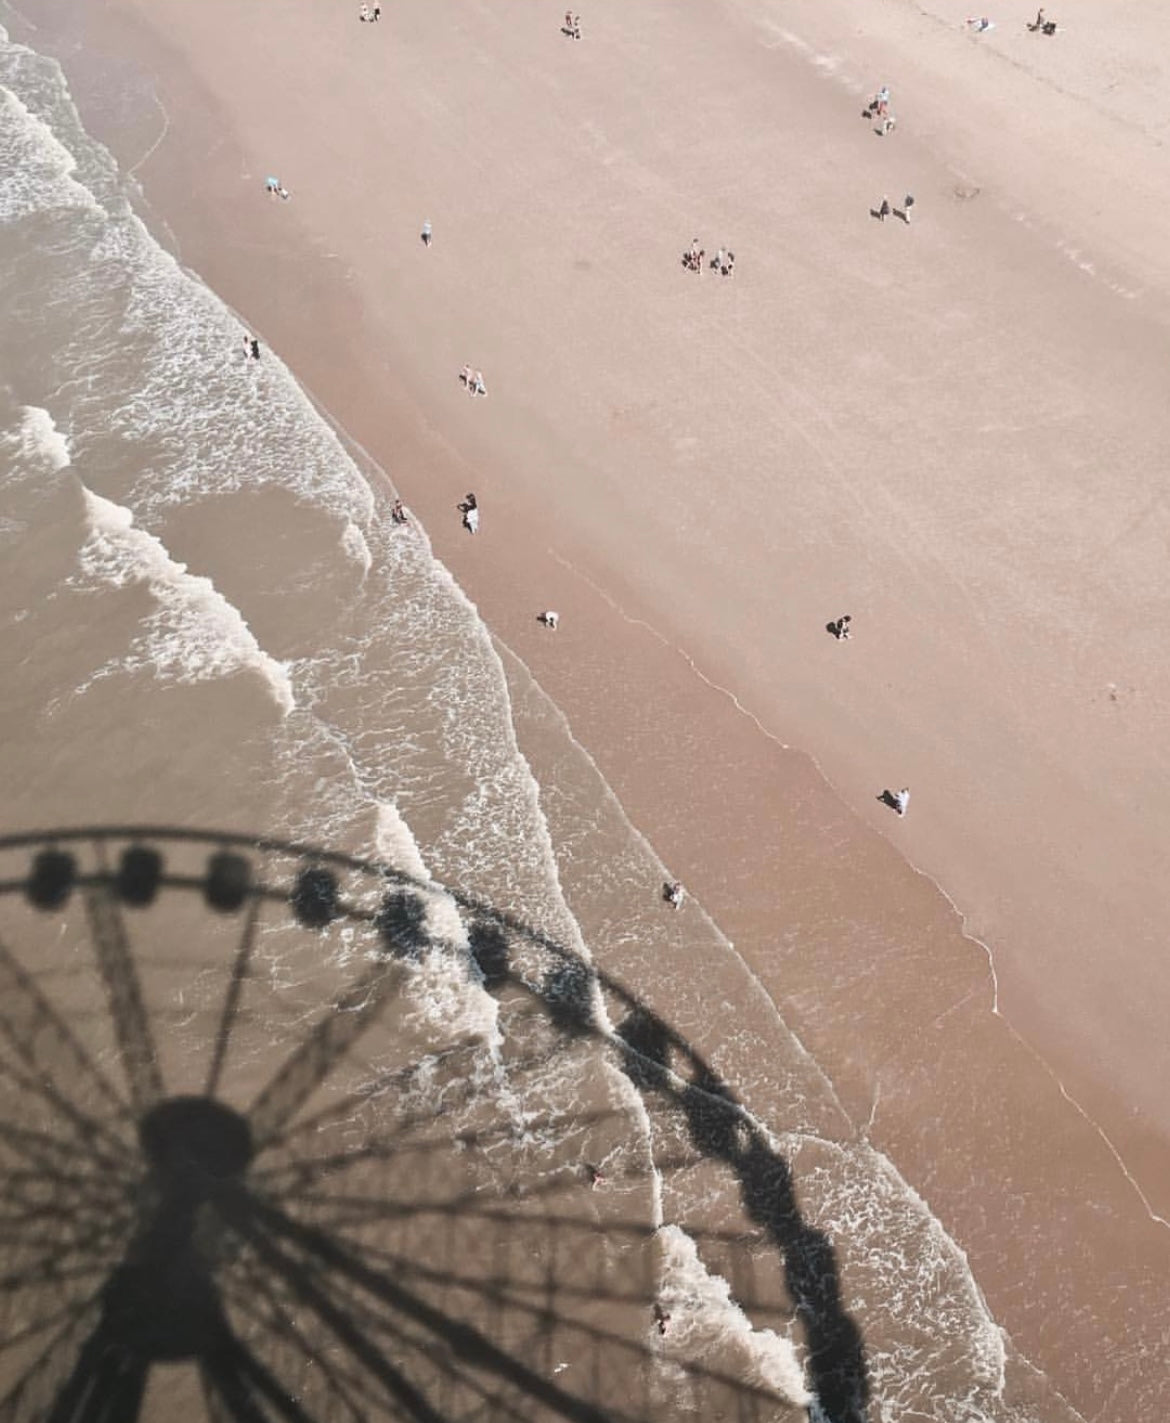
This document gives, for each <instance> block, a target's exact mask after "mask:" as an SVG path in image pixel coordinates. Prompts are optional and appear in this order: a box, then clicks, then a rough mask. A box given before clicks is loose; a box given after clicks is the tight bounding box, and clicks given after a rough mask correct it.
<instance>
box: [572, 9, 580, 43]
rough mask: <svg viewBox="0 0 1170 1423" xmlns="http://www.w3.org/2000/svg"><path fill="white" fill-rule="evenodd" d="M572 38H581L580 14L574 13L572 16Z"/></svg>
mask: <svg viewBox="0 0 1170 1423" xmlns="http://www.w3.org/2000/svg"><path fill="white" fill-rule="evenodd" d="M573 38H574V39H575V40H579V39H580V38H581V16H580V15H574V16H573Z"/></svg>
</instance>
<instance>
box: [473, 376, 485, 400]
mask: <svg viewBox="0 0 1170 1423" xmlns="http://www.w3.org/2000/svg"><path fill="white" fill-rule="evenodd" d="M471 393H472V395H486V394H487V386H486V385H484V383H483V371H476V373H475V374H474V375H473V376H472V377H471Z"/></svg>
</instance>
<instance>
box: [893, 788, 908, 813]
mask: <svg viewBox="0 0 1170 1423" xmlns="http://www.w3.org/2000/svg"><path fill="white" fill-rule="evenodd" d="M890 799H891V800H892V801H893V803H894V809H895V810H896V811H897V812H898V814H899V815H905V814H906V811H907V810H908V809H909V807H910V787H909V786H903V787H902V789H901V790H900V791H895V792H894V793H893V795H892V796H891V797H890Z"/></svg>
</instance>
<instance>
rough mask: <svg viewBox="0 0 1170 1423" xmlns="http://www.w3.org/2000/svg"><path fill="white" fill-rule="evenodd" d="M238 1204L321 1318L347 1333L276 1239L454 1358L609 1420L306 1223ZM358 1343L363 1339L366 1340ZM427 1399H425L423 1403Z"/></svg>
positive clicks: (262, 1253) (561, 1405) (584, 1420)
mask: <svg viewBox="0 0 1170 1423" xmlns="http://www.w3.org/2000/svg"><path fill="white" fill-rule="evenodd" d="M233 1205H234V1208H233V1210H232V1212H231V1219H232V1222H233V1224H234V1225H235V1227H236V1228H237V1229H238V1230H239V1231H240V1234H241V1235H242V1236H243V1238H244V1239H246V1240H247V1241H248V1243H249V1244H250V1245H252V1246H253V1248H254V1249H255V1250H256V1253H257V1255H258V1257H259V1258H260V1259H261V1260H262V1261H263V1262H264V1263H265V1264H266V1265H268V1266H269V1267H270V1268H271V1269H273V1270H274V1271H275V1272H276V1273H277V1274H279V1275H281V1276H282V1277H283V1278H284V1279H286V1280H287V1281H288V1283H289V1284H290V1285H291V1286H293V1288H294V1289H295V1290H296V1292H297V1293H298V1294H299V1295H300V1296H301V1297H302V1298H303V1299H304V1300H305V1301H306V1303H309V1304H311V1305H313V1307H314V1308H316V1309H317V1310H318V1311H320V1310H321V1309H322V1307H323V1306H324V1308H325V1309H326V1310H327V1311H328V1313H327V1314H324V1315H322V1317H323V1318H324V1319H325V1320H326V1322H327V1323H329V1324H330V1326H331V1327H333V1328H336V1327H337V1326H338V1324H340V1325H341V1326H342V1329H343V1332H345V1331H344V1320H343V1319H341V1318H340V1316H339V1314H338V1312H337V1311H335V1310H334V1309H333V1307H332V1306H331V1305H329V1304H328V1303H326V1302H325V1301H324V1299H323V1297H322V1295H321V1294H320V1292H319V1291H318V1290H317V1288H316V1286H315V1285H314V1283H313V1281H312V1272H310V1271H309V1270H307V1269H305V1267H304V1266H302V1265H298V1264H297V1262H296V1261H295V1259H294V1258H293V1257H290V1256H289V1255H287V1254H286V1253H285V1251H284V1249H282V1246H281V1245H278V1244H276V1243H275V1242H276V1241H279V1242H281V1243H282V1244H285V1243H287V1244H290V1245H294V1246H296V1247H298V1248H299V1249H300V1250H302V1251H303V1252H304V1253H305V1254H306V1256H307V1257H309V1259H311V1260H312V1261H313V1262H314V1265H315V1266H316V1267H318V1268H323V1269H324V1270H326V1271H327V1272H329V1273H330V1274H331V1275H333V1276H338V1277H342V1278H345V1279H346V1280H348V1281H349V1282H350V1283H351V1284H352V1285H354V1286H356V1288H357V1289H358V1290H359V1291H360V1292H362V1293H365V1294H369V1295H371V1296H372V1297H373V1298H375V1299H377V1300H379V1301H380V1302H381V1303H383V1304H386V1305H388V1306H389V1307H390V1308H391V1309H392V1310H394V1311H395V1312H396V1313H397V1314H400V1315H402V1316H405V1317H406V1318H407V1319H409V1320H412V1321H413V1322H414V1323H415V1324H418V1325H421V1326H422V1328H423V1329H424V1330H425V1331H426V1332H427V1333H429V1334H430V1335H432V1336H433V1337H434V1338H435V1339H436V1340H438V1341H442V1342H443V1343H445V1344H446V1346H447V1347H448V1348H449V1349H450V1350H451V1351H452V1352H453V1354H454V1355H455V1356H456V1358H459V1359H462V1360H463V1361H465V1362H469V1363H470V1362H473V1363H474V1364H475V1365H476V1366H477V1367H478V1368H480V1369H483V1370H486V1371H487V1372H490V1373H493V1374H495V1375H497V1376H498V1377H499V1378H501V1379H503V1380H505V1381H507V1382H509V1383H511V1384H514V1385H517V1386H519V1387H520V1388H522V1389H523V1390H524V1391H525V1393H526V1394H527V1395H528V1396H529V1397H531V1398H533V1399H535V1400H536V1401H538V1402H540V1403H542V1404H543V1405H544V1406H545V1407H547V1408H549V1409H550V1410H551V1411H552V1412H553V1413H555V1414H557V1415H558V1416H560V1417H563V1418H568V1419H573V1420H575V1423H609V1420H610V1419H611V1418H612V1414H607V1413H605V1412H603V1411H602V1410H600V1409H598V1408H596V1407H594V1406H593V1405H592V1404H591V1403H589V1402H587V1401H585V1400H583V1399H578V1398H575V1397H574V1396H573V1395H572V1394H569V1393H567V1392H565V1390H563V1389H561V1388H558V1387H557V1386H556V1385H555V1384H553V1383H550V1382H549V1381H548V1380H547V1379H544V1378H542V1377H541V1376H540V1375H538V1374H536V1373H534V1372H533V1371H532V1370H531V1369H529V1368H528V1367H527V1366H526V1365H525V1364H523V1363H522V1362H521V1361H520V1360H519V1359H516V1358H514V1357H513V1356H511V1355H509V1354H508V1353H506V1352H505V1351H503V1350H502V1349H500V1348H498V1347H497V1346H496V1345H495V1344H493V1343H492V1341H491V1340H490V1339H489V1338H488V1337H487V1336H486V1335H485V1334H483V1333H482V1332H481V1331H480V1330H479V1329H477V1328H475V1327H474V1326H473V1325H470V1324H467V1323H463V1322H461V1321H458V1320H455V1319H452V1318H451V1317H450V1316H448V1315H447V1314H445V1313H444V1312H443V1311H442V1310H440V1309H437V1308H436V1307H435V1306H433V1305H431V1304H430V1303H428V1302H427V1301H426V1300H425V1299H423V1298H422V1297H420V1296H419V1295H418V1294H417V1293H415V1292H413V1291H411V1290H408V1289H406V1288H405V1287H404V1286H403V1285H401V1284H399V1283H398V1282H397V1281H394V1280H391V1279H389V1278H388V1277H387V1276H384V1275H380V1274H379V1273H378V1272H377V1271H376V1270H374V1269H371V1268H370V1267H369V1266H368V1265H367V1264H365V1263H364V1261H362V1260H360V1259H357V1258H355V1257H354V1256H352V1255H351V1254H350V1253H349V1252H348V1251H347V1250H345V1249H343V1248H342V1247H341V1246H339V1245H338V1243H337V1242H336V1241H334V1240H332V1239H331V1238H330V1237H329V1236H328V1235H326V1234H324V1233H323V1232H320V1231H318V1230H316V1229H314V1228H313V1227H311V1226H305V1225H301V1224H299V1223H297V1222H296V1221H294V1220H292V1219H291V1218H290V1217H289V1216H287V1215H285V1214H284V1213H283V1212H281V1211H278V1210H275V1209H273V1208H272V1207H270V1206H266V1205H263V1204H261V1203H260V1202H258V1201H256V1200H254V1199H252V1198H250V1197H245V1196H244V1195H241V1196H239V1197H237V1199H236V1201H235V1202H234V1203H233ZM361 1342H362V1343H363V1344H364V1341H361ZM392 1386H393V1385H392ZM420 1397H421V1396H420ZM423 1402H424V1403H425V1400H423ZM415 1416H418V1417H420V1418H422V1417H425V1418H426V1419H428V1420H431V1423H438V1415H437V1414H435V1413H433V1411H432V1410H431V1409H430V1407H429V1405H428V1406H427V1407H426V1410H425V1413H420V1414H417V1415H415Z"/></svg>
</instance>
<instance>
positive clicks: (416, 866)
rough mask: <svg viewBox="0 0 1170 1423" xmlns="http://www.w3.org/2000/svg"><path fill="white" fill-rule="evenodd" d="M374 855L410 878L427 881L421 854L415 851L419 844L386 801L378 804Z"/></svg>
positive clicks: (426, 871)
mask: <svg viewBox="0 0 1170 1423" xmlns="http://www.w3.org/2000/svg"><path fill="white" fill-rule="evenodd" d="M374 852H375V854H376V855H377V857H378V859H380V860H383V861H385V863H386V864H388V865H393V867H394V868H395V869H396V870H401V871H402V872H403V874H407V875H411V876H412V877H413V878H414V879H421V880H428V879H430V874H429V872H428V870H427V867H426V864H425V862H424V861H423V857H422V852H421V851H420V850H419V848H418V841H417V840H416V839H415V838H414V836H413V835H412V834H411V833H410V827H409V826H408V825H407V823H406V821H405V820H403V818H402V816H401V815H400V814H399V813H398V807H397V806H396V805H392V804H391V803H390V802H389V801H379V802H378V811H377V821H376V824H375V827H374Z"/></svg>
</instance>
